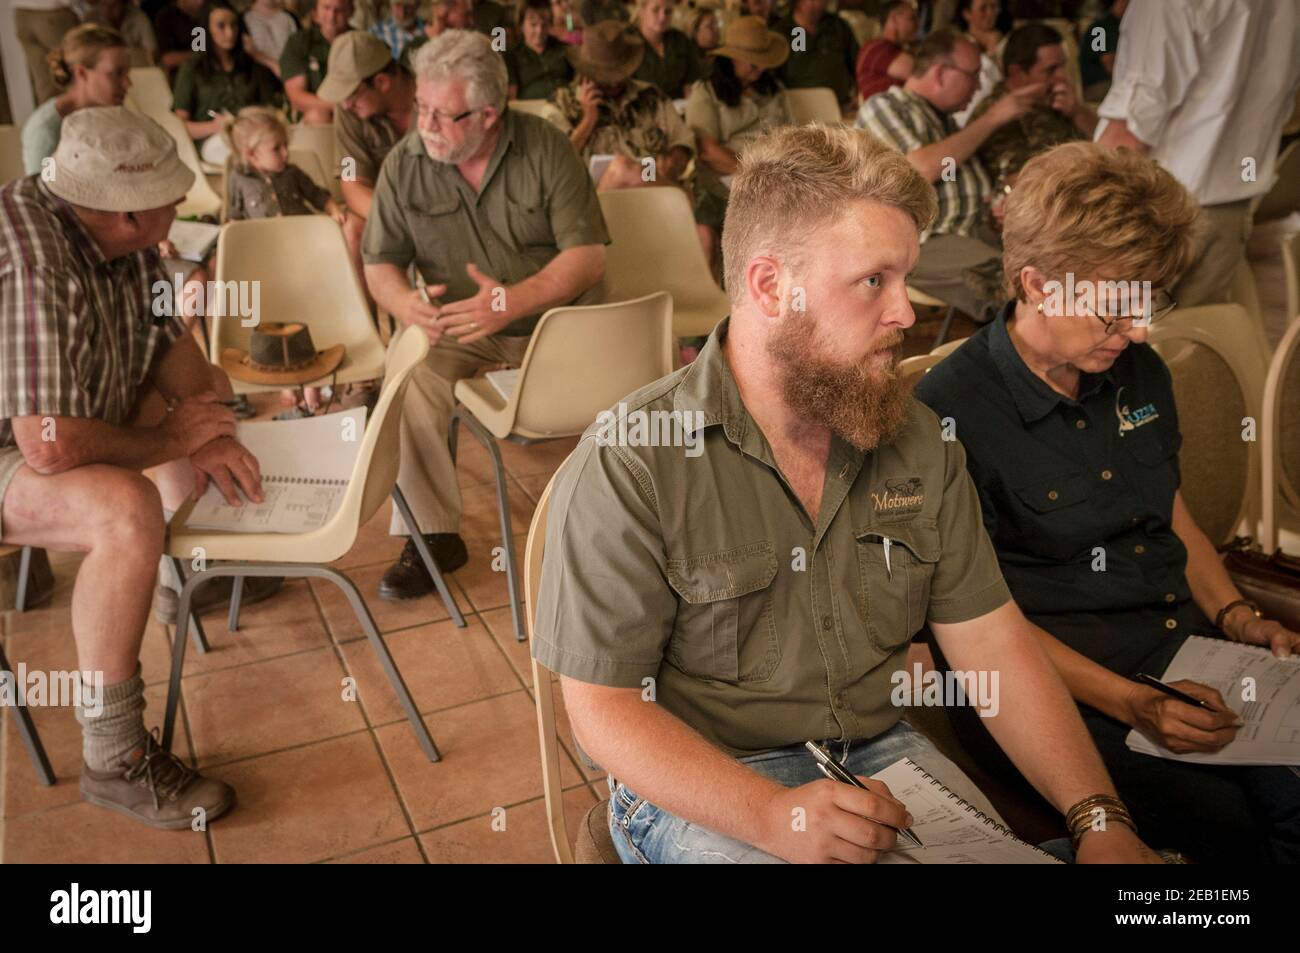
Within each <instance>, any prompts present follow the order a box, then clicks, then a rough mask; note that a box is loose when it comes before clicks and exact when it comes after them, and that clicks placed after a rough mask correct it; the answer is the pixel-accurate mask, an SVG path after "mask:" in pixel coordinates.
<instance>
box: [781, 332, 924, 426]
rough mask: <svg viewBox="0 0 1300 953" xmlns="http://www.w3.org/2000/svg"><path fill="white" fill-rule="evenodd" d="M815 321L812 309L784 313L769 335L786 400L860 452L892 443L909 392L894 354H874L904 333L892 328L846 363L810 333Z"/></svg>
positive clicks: (891, 345) (908, 401)
mask: <svg viewBox="0 0 1300 953" xmlns="http://www.w3.org/2000/svg"><path fill="white" fill-rule="evenodd" d="M815 323H816V322H815V321H813V320H812V315H811V312H808V311H804V312H802V313H798V314H796V313H793V312H787V314H786V316H785V318H784V319H783V320H782V321H781V324H780V326H779V327H778V328H777V330H776V331H775V332H774V333H773V334H772V335H771V336H770V337H769V338H768V341H767V353H768V356H770V357H771V358H772V360H773V362H775V364H776V367H777V369H778V370H777V373H778V377H779V380H780V382H781V394H782V397H783V398H784V399H785V402H786V404H787V405H788V406H789V407H790V408H791V409H792V410H793V411H794V412H795V413H797V414H798V415H799V416H800V417H802V418H804V419H805V420H809V421H812V422H813V423H816V424H820V425H821V426H823V427H825V428H826V429H827V430H829V431H831V432H832V433H835V434H838V435H839V436H840V437H842V438H843V439H844V440H846V441H847V442H848V443H849V444H851V445H852V446H854V447H856V448H857V449H858V450H861V451H863V452H866V451H870V450H874V449H875V448H876V447H878V446H880V445H881V444H882V443H889V442H891V441H892V440H893V439H894V437H896V436H897V435H898V432H899V431H900V430H901V429H902V428H903V424H904V423H906V422H907V414H908V408H909V406H910V404H911V396H912V395H911V391H910V389H909V388H907V387H906V386H905V384H904V382H903V380H902V379H901V378H899V376H898V373H897V370H896V360H897V358H896V355H893V354H891V355H890V358H889V361H888V362H887V363H884V362H882V361H881V360H880V359H879V357H878V356H877V355H879V354H880V352H882V351H892V350H894V349H896V348H898V347H899V346H900V345H901V344H902V343H903V332H902V331H901V330H898V329H897V328H895V329H894V330H893V331H891V332H890V333H889V334H888V335H887V336H886V337H884V338H881V339H880V340H879V341H877V342H876V344H875V346H874V347H873V348H872V351H871V353H870V354H868V355H867V356H866V357H865V358H863V360H862V361H861V362H859V363H851V364H845V363H842V362H840V361H837V360H835V359H834V358H833V357H832V356H831V355H830V353H829V349H828V348H826V347H824V346H823V343H822V341H821V339H820V338H818V337H817V336H816V335H813V334H810V333H809V329H810V327H812V326H815Z"/></svg>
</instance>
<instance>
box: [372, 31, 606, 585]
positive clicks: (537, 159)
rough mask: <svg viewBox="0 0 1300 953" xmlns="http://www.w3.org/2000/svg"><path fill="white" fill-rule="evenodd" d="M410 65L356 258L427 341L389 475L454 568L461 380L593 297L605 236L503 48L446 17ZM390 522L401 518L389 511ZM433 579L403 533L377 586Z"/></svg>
mask: <svg viewBox="0 0 1300 953" xmlns="http://www.w3.org/2000/svg"><path fill="white" fill-rule="evenodd" d="M412 67H413V70H414V72H415V79H416V91H415V104H416V128H414V129H412V130H411V132H409V133H408V134H407V135H406V137H405V138H404V139H403V140H402V141H401V142H399V143H398V144H397V145H396V146H394V147H393V149H392V151H391V152H390V153H389V154H388V157H387V158H386V159H385V160H384V165H383V168H382V169H381V171H380V173H379V182H378V184H377V185H376V186H375V194H374V199H373V201H372V203H371V206H370V216H369V218H368V219H367V220H366V230H365V233H364V235H363V236H362V240H361V257H362V260H363V261H364V262H365V271H366V284H367V285H368V286H369V288H370V293H371V294H372V295H373V296H374V299H375V301H376V302H377V303H378V304H379V306H380V307H382V308H384V309H385V310H386V311H388V312H389V313H390V314H392V315H393V316H394V317H396V318H397V319H398V320H399V321H401V322H402V323H403V324H410V325H416V326H418V327H421V328H423V329H424V330H425V331H426V332H427V333H428V335H429V341H430V343H431V344H432V345H433V347H432V348H431V349H430V350H429V357H428V359H427V360H426V361H425V363H424V364H423V365H421V366H420V367H418V368H416V370H415V373H414V374H413V375H412V377H411V383H410V386H409V387H408V389H407V392H406V405H405V408H404V413H403V414H402V451H401V453H402V459H401V469H400V471H399V473H398V483H399V484H400V486H401V487H402V492H403V493H405V494H406V498H407V500H408V501H409V502H410V505H411V510H412V512H413V513H414V514H415V518H416V520H417V521H418V522H419V524H420V532H421V533H423V534H424V535H425V539H426V540H427V541H428V542H429V547H430V549H431V550H432V552H433V557H434V560H435V561H436V562H437V564H438V567H439V568H440V569H441V570H442V571H443V572H451V571H453V570H455V569H457V568H459V567H460V566H463V565H464V564H465V562H466V559H467V555H466V550H465V543H464V541H463V540H462V539H461V537H460V535H459V532H458V531H459V528H460V513H461V499H460V489H459V487H458V486H457V483H456V466H455V463H454V461H453V460H452V458H451V453H450V450H449V449H448V447H447V432H448V430H449V428H450V424H451V415H452V411H453V409H454V408H455V404H456V401H455V398H454V397H453V396H452V391H453V388H455V386H456V381H458V380H460V379H461V378H463V377H473V376H474V374H475V373H476V372H477V371H479V370H480V369H481V368H484V367H493V366H495V367H500V366H501V365H509V366H512V367H517V366H518V365H519V364H520V362H521V361H522V360H523V356H524V352H525V351H526V350H527V349H528V341H529V337H530V335H531V334H532V331H533V328H534V326H535V325H536V324H537V321H538V318H540V317H541V315H542V312H544V311H546V310H547V309H548V308H553V307H555V306H557V305H565V304H594V303H596V296H597V295H598V294H599V288H598V286H599V284H600V280H601V278H602V277H603V276H604V273H605V243H606V242H608V241H609V236H608V233H607V232H606V230H605V221H604V219H603V218H602V217H601V214H600V203H599V202H598V201H597V199H596V190H595V188H594V187H593V186H592V183H591V177H590V176H589V175H588V174H587V169H586V167H585V166H584V165H583V164H582V162H581V160H579V159H578V156H577V154H576V153H575V152H574V151H573V148H572V147H571V146H570V145H569V140H568V138H567V137H565V135H564V133H562V132H560V131H559V130H558V129H556V128H555V127H554V126H552V125H551V124H550V123H549V122H547V121H546V120H544V119H539V118H538V117H536V116H530V115H528V114H526V113H519V112H515V111H514V110H507V109H506V87H507V82H508V80H507V76H506V67H505V61H504V60H503V59H502V58H501V55H500V54H498V53H496V52H495V51H494V50H493V49H492V43H491V41H490V40H489V39H488V38H487V37H486V36H483V35H482V34H479V33H472V32H469V31H467V30H448V31H446V32H445V33H442V34H439V35H438V36H436V37H434V38H433V39H431V40H430V41H429V42H428V43H426V44H424V45H423V46H422V47H420V50H419V52H418V53H417V54H416V56H415V59H414V61H413V63H412ZM412 263H414V264H415V267H416V270H417V271H418V272H419V274H420V280H419V286H418V287H416V288H412V287H411V284H410V282H409V281H408V280H407V272H406V270H407V268H408V266H410V265H411V264H412ZM391 532H392V533H393V534H394V535H404V534H405V533H406V525H405V523H404V522H403V521H402V520H401V518H400V516H399V515H398V514H397V513H396V511H394V517H393V523H392V528H391ZM432 591H433V580H432V578H431V577H430V576H429V574H428V572H427V571H426V570H425V568H424V565H423V563H422V562H421V561H420V558H419V556H418V555H417V553H416V550H415V546H414V544H413V543H412V542H411V541H409V540H408V541H407V544H406V548H405V549H404V550H403V551H402V554H401V556H400V557H399V558H398V560H397V562H396V563H395V564H394V565H393V566H392V567H390V568H389V570H388V572H387V573H385V574H384V577H383V579H382V580H381V581H380V584H379V595H380V596H381V597H382V598H385V599H413V598H416V597H418V596H423V595H426V594H428V593H430V592H432Z"/></svg>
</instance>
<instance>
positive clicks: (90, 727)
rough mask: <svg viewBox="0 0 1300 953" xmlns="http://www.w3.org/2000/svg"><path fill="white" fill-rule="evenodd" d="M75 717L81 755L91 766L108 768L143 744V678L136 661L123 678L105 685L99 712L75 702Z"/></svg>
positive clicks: (98, 768) (93, 768)
mask: <svg viewBox="0 0 1300 953" xmlns="http://www.w3.org/2000/svg"><path fill="white" fill-rule="evenodd" d="M77 721H78V722H80V723H81V752H82V754H81V756H82V758H83V760H84V761H85V762H86V765H87V766H88V767H90V768H91V770H94V771H111V770H113V769H115V768H116V767H118V765H120V764H121V763H122V762H123V761H125V760H126V757H127V756H128V755H129V754H130V753H131V752H132V751H134V750H135V749H136V748H139V747H141V746H143V745H144V740H145V738H146V737H147V736H148V734H149V733H148V732H147V731H146V730H145V727H144V679H142V678H141V677H140V667H139V665H137V666H136V669H135V674H134V675H132V676H131V677H130V678H128V679H127V680H126V681H124V682H118V683H117V684H116V685H105V686H104V695H103V710H102V711H100V712H99V713H98V714H95V715H92V714H90V713H89V712H88V711H87V710H86V708H85V707H84V706H82V705H78V706H77Z"/></svg>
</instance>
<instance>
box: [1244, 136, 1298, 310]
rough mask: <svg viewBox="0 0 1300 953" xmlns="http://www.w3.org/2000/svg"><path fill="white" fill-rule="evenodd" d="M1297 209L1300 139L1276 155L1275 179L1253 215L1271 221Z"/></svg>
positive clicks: (1257, 219)
mask: <svg viewBox="0 0 1300 953" xmlns="http://www.w3.org/2000/svg"><path fill="white" fill-rule="evenodd" d="M1297 210H1300V141H1296V142H1293V143H1291V144H1290V145H1289V146H1287V147H1286V148H1285V149H1283V150H1282V154H1281V155H1280V156H1278V160H1277V181H1276V182H1275V183H1273V187H1272V188H1271V189H1269V190H1268V192H1266V193H1265V194H1264V196H1263V197H1262V198H1261V199H1260V200H1259V203H1258V204H1257V205H1256V206H1255V211H1254V217H1255V221H1256V222H1271V221H1273V220H1274V219H1278V218H1286V217H1287V216H1288V215H1290V214H1291V213H1292V212H1294V211H1297ZM1287 313H1288V314H1295V312H1294V311H1289V312H1287Z"/></svg>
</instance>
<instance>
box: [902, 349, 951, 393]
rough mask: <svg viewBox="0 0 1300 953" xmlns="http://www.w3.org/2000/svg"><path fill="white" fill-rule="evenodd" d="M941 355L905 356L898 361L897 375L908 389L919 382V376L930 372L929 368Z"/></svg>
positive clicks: (937, 361) (936, 362)
mask: <svg viewBox="0 0 1300 953" xmlns="http://www.w3.org/2000/svg"><path fill="white" fill-rule="evenodd" d="M941 360H943V358H942V357H939V356H938V355H936V354H933V353H930V354H913V355H912V356H911V357H905V358H903V359H902V360H901V361H899V362H898V377H899V379H900V380H902V381H903V382H904V384H905V385H906V386H907V388H908V390H911V389H912V388H914V387H916V385H917V384H919V383H920V382H921V378H922V377H924V376H925V375H926V374H928V373H929V372H930V368H932V367H934V365H936V364H938V363H939V362H940V361H941Z"/></svg>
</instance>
